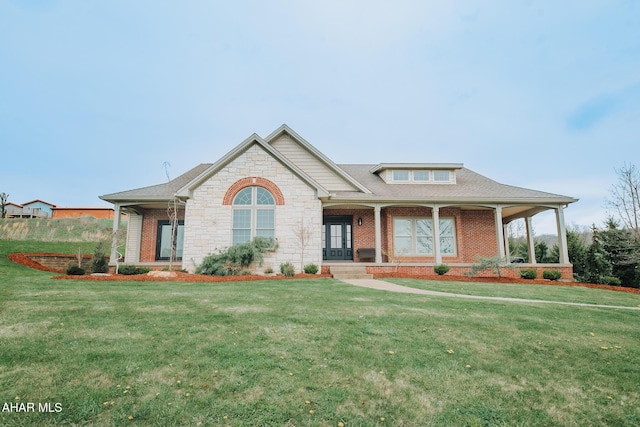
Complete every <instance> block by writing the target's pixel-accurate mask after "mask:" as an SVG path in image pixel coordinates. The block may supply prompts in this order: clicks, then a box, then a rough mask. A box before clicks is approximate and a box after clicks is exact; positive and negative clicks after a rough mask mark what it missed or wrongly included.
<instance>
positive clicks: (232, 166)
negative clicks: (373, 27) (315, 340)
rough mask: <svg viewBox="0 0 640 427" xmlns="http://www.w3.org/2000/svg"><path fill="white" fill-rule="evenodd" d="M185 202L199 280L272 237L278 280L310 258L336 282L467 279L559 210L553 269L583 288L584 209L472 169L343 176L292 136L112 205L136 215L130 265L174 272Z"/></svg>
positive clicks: (271, 259)
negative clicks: (173, 205) (416, 276)
mask: <svg viewBox="0 0 640 427" xmlns="http://www.w3.org/2000/svg"><path fill="white" fill-rule="evenodd" d="M174 197H175V198H177V200H178V201H179V206H180V208H179V215H178V217H179V226H178V229H177V235H176V238H177V245H178V257H179V259H181V263H182V267H183V268H184V269H187V270H189V271H193V270H194V269H195V267H196V266H197V265H198V264H200V262H201V261H202V260H203V258H204V257H205V256H207V255H208V254H210V253H212V252H215V251H216V250H219V249H222V248H225V247H229V246H231V245H233V244H235V243H242V242H246V241H248V240H250V239H251V238H253V237H254V236H266V237H273V238H275V239H276V240H277V242H278V248H277V250H276V251H274V252H273V253H270V254H269V255H268V256H267V257H266V259H265V263H266V264H267V265H270V266H272V267H274V269H275V270H277V269H278V266H279V265H280V264H281V263H283V262H287V261H289V262H292V263H293V264H294V265H297V266H298V268H300V259H301V253H302V252H303V254H302V262H303V263H304V264H307V263H315V264H317V265H321V266H322V267H323V271H325V272H326V271H328V270H330V268H331V266H332V265H338V263H342V264H344V263H345V262H365V264H362V265H365V266H366V267H367V271H368V272H370V273H375V272H392V271H396V270H397V269H398V267H399V266H401V268H402V269H403V271H407V272H409V271H412V272H416V273H426V272H429V273H432V272H433V265H434V264H440V263H445V264H448V265H449V266H450V267H452V271H458V272H459V271H462V270H464V269H468V268H469V267H470V265H471V264H472V263H474V262H475V261H476V259H477V257H479V256H484V257H492V256H503V257H504V256H506V254H507V253H508V247H507V243H506V242H507V239H506V236H505V231H504V230H505V226H506V225H507V224H508V223H509V222H511V221H513V220H516V219H519V218H524V219H525V220H526V224H527V225H528V227H527V229H528V231H530V230H531V217H532V216H534V215H536V214H538V213H540V212H543V211H547V210H550V209H552V210H554V211H555V213H556V221H557V228H558V234H559V236H560V239H559V249H560V264H559V265H554V267H555V268H558V269H560V270H561V271H562V272H563V276H564V277H565V278H571V277H572V276H571V273H572V266H571V264H570V263H569V259H568V255H567V244H566V237H565V236H566V233H565V232H566V230H565V224H564V213H563V209H564V208H565V207H566V206H567V205H568V204H570V203H573V202H575V201H577V200H576V199H574V198H571V197H566V196H561V195H556V194H551V193H545V192H541V191H535V190H529V189H525V188H519V187H514V186H510V185H504V184H500V183H497V182H495V181H493V180H491V179H489V178H486V177H484V176H482V175H479V174H477V173H475V172H473V171H471V170H469V169H467V168H465V167H463V165H462V164H461V163H417V162H415V163H380V164H377V165H373V164H370V165H366V164H346V165H337V164H335V163H334V162H333V161H332V160H330V159H329V158H327V157H326V156H325V155H324V154H322V153H321V152H320V151H318V150H317V149H316V148H315V147H313V146H312V145H311V144H310V143H309V142H307V141H306V140H304V139H303V138H302V137H301V136H299V135H298V134H297V133H295V132H294V131H293V130H291V129H290V128H289V127H288V126H286V125H282V126H281V127H279V128H278V129H277V130H275V131H274V132H273V133H272V134H271V135H269V136H267V137H266V138H262V137H260V136H259V135H256V134H253V135H251V136H250V137H249V138H247V139H246V140H245V141H243V142H242V143H241V144H240V145H238V146H237V147H235V148H234V149H233V150H231V151H230V152H229V153H227V154H226V155H225V156H224V157H222V158H221V159H219V160H218V161H216V162H215V163H211V164H209V163H205V164H200V165H198V166H196V167H194V168H193V169H191V170H190V171H188V172H186V173H184V174H183V175H181V176H179V177H177V178H176V179H174V180H172V181H170V182H168V183H165V184H159V185H154V186H150V187H145V188H139V189H135V190H129V191H123V192H120V193H114V194H107V195H104V196H101V199H103V200H106V201H108V202H111V203H113V204H114V205H115V211H116V213H120V212H123V211H124V212H126V213H127V214H129V216H128V225H127V237H126V242H125V246H126V255H125V260H124V261H125V262H126V263H132V264H145V265H150V266H153V267H162V266H165V265H166V264H167V260H168V258H169V250H170V248H169V241H170V237H171V231H170V230H171V227H170V223H169V220H168V216H167V205H168V203H169V201H170V200H172V199H173V198H174ZM118 217H119V215H117V214H116V218H118ZM118 228H119V221H117V220H116V221H114V231H117V230H118ZM305 232H306V233H305ZM305 234H307V236H306V237H307V238H306V239H304V242H303V241H302V240H303V239H301V236H302V235H305ZM434 236H436V238H434ZM528 239H529V247H530V248H533V236H532V233H531V232H529V233H528ZM114 254H115V252H114ZM114 256H115V255H113V254H112V261H114V260H115V258H114ZM456 268H457V269H458V270H454V269H456Z"/></svg>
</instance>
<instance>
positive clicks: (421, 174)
mask: <svg viewBox="0 0 640 427" xmlns="http://www.w3.org/2000/svg"><path fill="white" fill-rule="evenodd" d="M413 180H414V181H416V182H426V181H429V171H413Z"/></svg>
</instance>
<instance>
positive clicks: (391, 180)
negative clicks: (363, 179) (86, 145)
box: [369, 163, 463, 184]
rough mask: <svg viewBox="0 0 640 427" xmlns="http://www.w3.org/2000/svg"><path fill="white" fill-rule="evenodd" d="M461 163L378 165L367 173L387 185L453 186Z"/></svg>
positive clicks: (461, 165)
mask: <svg viewBox="0 0 640 427" xmlns="http://www.w3.org/2000/svg"><path fill="white" fill-rule="evenodd" d="M462 167H463V164H462V163H380V164H379V165H377V166H375V167H373V168H371V169H370V170H369V172H371V173H374V174H377V175H378V176H379V177H380V178H382V180H383V181H384V182H385V183H387V184H455V183H456V171H457V170H458V169H462Z"/></svg>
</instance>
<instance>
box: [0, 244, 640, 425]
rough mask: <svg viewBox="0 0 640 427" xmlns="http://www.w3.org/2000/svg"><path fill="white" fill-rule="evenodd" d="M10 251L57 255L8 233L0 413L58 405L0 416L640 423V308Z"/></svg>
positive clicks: (0, 301)
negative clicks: (195, 275)
mask: <svg viewBox="0 0 640 427" xmlns="http://www.w3.org/2000/svg"><path fill="white" fill-rule="evenodd" d="M57 245H58V246H57V247H61V246H60V244H57ZM74 245H75V244H74ZM18 246H19V248H18V249H19V250H24V251H46V252H49V251H56V250H55V248H54V247H50V246H48V245H46V244H40V243H37V244H36V243H30V242H13V243H11V244H8V243H6V242H0V405H4V403H8V404H11V403H13V404H14V405H15V404H16V403H17V402H23V403H27V402H33V403H35V405H36V409H37V405H38V403H46V402H50V403H51V405H52V406H51V407H52V408H54V412H51V413H42V412H37V411H36V412H28V413H6V412H0V425H3V426H5V425H6V426H14V425H16V426H18V425H22V426H31V425H43V426H48V425H107V426H111V425H113V426H121V425H124V426H138V425H140V426H143V425H144V426H146V425H152V426H170V425H186V426H197V425H206V426H219V425H230V426H257V425H263V426H303V425H304V426H337V425H339V423H343V424H344V425H345V426H400V425H404V426H463V425H468V426H514V425H515V426H558V425H562V426H585V425H607V426H612V425H613V426H637V425H639V424H640V409H639V408H640V389H639V387H638V384H639V383H640V328H638V321H639V320H640V312H637V311H631V310H614V309H604V308H584V307H571V306H551V305H536V304H510V303H501V302H487V301H473V300H461V299H453V298H436V297H432V296H419V295H406V294H392V293H389V292H381V291H374V290H369V289H364V288H358V287H353V286H349V285H346V284H344V283H342V282H339V281H336V280H332V279H314V280H287V281H264V282H238V283H220V284H216V283H172V282H157V283H151V282H90V281H75V280H74V281H70V280H69V281H67V280H52V279H51V276H52V275H51V274H48V273H44V272H38V271H32V270H29V269H26V268H23V267H20V266H16V265H13V264H12V263H10V262H9V261H8V260H7V258H6V253H8V252H12V251H15V250H16V247H18ZM67 250H68V252H69V253H73V252H75V251H77V246H73V245H69V247H68V248H67ZM87 251H88V252H90V251H91V250H90V249H89V250H87ZM405 284H406V283H405ZM414 285H416V286H417V285H419V283H418V282H416V283H414ZM466 285H467V284H465V286H466ZM429 286H430V285H429ZM501 286H504V285H501ZM532 289H539V290H540V292H541V293H542V295H545V297H546V295H549V294H548V293H547V292H549V290H548V289H547V288H544V287H542V286H535V287H532ZM554 289H558V290H559V289H566V291H567V293H565V294H562V295H560V296H558V297H557V298H561V299H562V300H565V299H567V300H570V299H572V298H574V296H572V295H573V294H572V293H573V292H576V289H574V288H554ZM578 291H579V290H578ZM532 292H534V293H535V290H532ZM554 292H556V291H554ZM593 292H594V294H593V295H594V296H595V298H596V299H597V300H606V299H608V298H610V297H611V294H613V292H610V291H601V290H593ZM514 296H522V295H514ZM528 297H529V298H530V297H531V295H529V296H528ZM589 298H592V297H591V296H589ZM614 298H615V299H616V301H617V303H618V304H620V305H637V304H638V296H637V295H631V294H617V293H616V294H615V297H614ZM56 403H59V406H58V407H57V408H59V409H60V411H59V412H55V408H56V406H55V404H56ZM0 409H2V408H1V407H0Z"/></svg>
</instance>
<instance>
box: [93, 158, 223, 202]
mask: <svg viewBox="0 0 640 427" xmlns="http://www.w3.org/2000/svg"><path fill="white" fill-rule="evenodd" d="M209 166H211V163H201V164H199V165H198V166H196V167H195V168H193V169H191V170H189V171H187V172H185V173H183V174H182V175H180V176H179V177H177V178H175V179H172V180H171V181H169V182H166V183H164V184H158V185H151V186H149V187H142V188H136V189H134V190H128V191H121V192H119V193H111V194H105V195H104V196H100V198H101V199H102V200H106V201H108V202H112V203H113V202H121V201H150V200H151V201H155V200H169V199H171V198H173V196H174V195H175V193H176V191H178V190H179V189H181V188H182V187H184V186H185V185H187V184H188V183H189V182H191V181H192V180H194V179H195V178H196V177H197V176H198V175H200V174H201V173H202V172H203V171H205V170H206V169H207V168H208V167H209Z"/></svg>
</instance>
